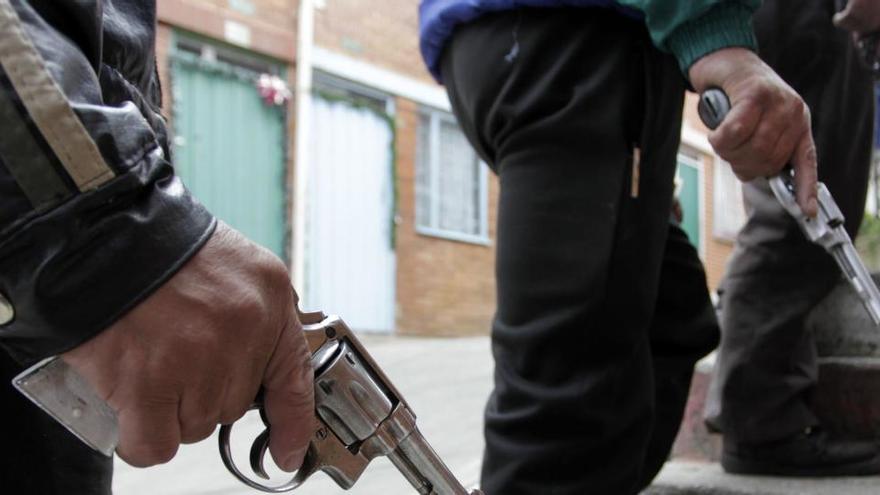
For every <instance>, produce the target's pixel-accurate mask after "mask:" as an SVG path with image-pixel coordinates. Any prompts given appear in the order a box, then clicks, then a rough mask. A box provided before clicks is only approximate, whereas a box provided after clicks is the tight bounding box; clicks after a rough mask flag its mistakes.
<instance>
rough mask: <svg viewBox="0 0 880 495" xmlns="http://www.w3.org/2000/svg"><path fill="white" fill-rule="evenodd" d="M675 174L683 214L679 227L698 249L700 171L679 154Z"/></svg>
mask: <svg viewBox="0 0 880 495" xmlns="http://www.w3.org/2000/svg"><path fill="white" fill-rule="evenodd" d="M677 175H678V178H679V179H680V180H681V189H680V191H679V194H678V200H679V201H680V202H681V211H682V213H683V214H684V219H683V220H682V222H681V228H682V230H684V231H685V233H687V236H688V239H689V240H690V241H691V244H693V245H694V246H695V247H696V248H697V249H699V248H700V172H699V169H698V168H697V165H696V164H694V163H690V160H687V159H684V158H683V157H681V156H679V159H678V172H677Z"/></svg>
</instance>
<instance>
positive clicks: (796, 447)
mask: <svg viewBox="0 0 880 495" xmlns="http://www.w3.org/2000/svg"><path fill="white" fill-rule="evenodd" d="M721 467H723V468H724V470H725V471H727V472H728V473H734V474H757V475H776V476H867V475H872V474H880V446H878V445H877V443H875V442H870V441H868V442H866V441H852V440H841V439H837V438H833V437H831V436H829V435H828V434H827V433H825V432H824V431H823V430H821V429H820V428H810V429H807V430H805V431H804V432H803V433H798V434H796V435H794V436H792V437H788V438H786V439H783V440H780V441H776V442H769V443H761V444H741V443H736V442H731V441H728V440H726V439H725V441H724V448H723V450H722V452H721Z"/></svg>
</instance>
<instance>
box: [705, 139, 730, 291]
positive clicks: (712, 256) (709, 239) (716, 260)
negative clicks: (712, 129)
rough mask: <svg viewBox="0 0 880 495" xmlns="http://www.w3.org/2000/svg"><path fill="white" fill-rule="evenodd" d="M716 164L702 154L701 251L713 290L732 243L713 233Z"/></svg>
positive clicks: (723, 267)
mask: <svg viewBox="0 0 880 495" xmlns="http://www.w3.org/2000/svg"><path fill="white" fill-rule="evenodd" d="M716 166H718V165H716V164H715V160H714V157H711V156H707V155H703V170H704V171H705V172H704V174H705V178H706V179H705V183H704V184H703V190H704V192H703V197H705V198H706V203H705V206H704V210H703V214H704V215H705V216H704V219H705V220H704V223H703V243H704V244H703V245H704V246H705V250H704V251H703V264H704V265H705V267H706V278H707V281H708V283H709V289H710V290H713V291H714V290H715V289H717V288H718V283H719V282H720V281H721V278H722V277H723V276H724V269H725V267H726V264H727V258H728V257H730V253H731V251H733V243H732V242H731V241H728V240H724V239H719V238H717V237H715V236H714V235H713V231H714V225H713V218H714V217H713V214H714V202H713V201H712V198H713V196H712V192H713V184H714V183H715V181H714V175H715V167H716ZM721 166H724V167H726V166H727V165H724V164H721Z"/></svg>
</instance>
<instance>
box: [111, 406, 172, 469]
mask: <svg viewBox="0 0 880 495" xmlns="http://www.w3.org/2000/svg"><path fill="white" fill-rule="evenodd" d="M177 410H178V400H177V398H175V397H156V398H152V399H147V400H143V399H138V400H137V401H136V402H132V404H131V405H130V406H128V407H121V408H120V409H119V446H118V447H116V453H117V454H118V455H119V457H120V458H122V459H123V460H124V461H125V462H127V463H129V464H131V465H132V466H135V467H148V466H153V465H156V464H162V463H165V462H168V461H170V460H171V458H173V457H174V455H175V454H176V453H177V448H178V446H179V445H180V426H179V423H178V419H177Z"/></svg>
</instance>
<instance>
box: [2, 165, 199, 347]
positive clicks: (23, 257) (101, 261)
mask: <svg viewBox="0 0 880 495" xmlns="http://www.w3.org/2000/svg"><path fill="white" fill-rule="evenodd" d="M215 226H216V221H215V220H214V218H213V216H212V215H211V214H210V213H209V212H208V211H207V210H206V209H205V208H204V207H203V206H202V205H201V204H199V203H198V202H197V201H196V200H194V199H193V198H192V197H191V196H190V194H189V192H188V191H187V190H186V189H185V188H184V187H183V184H182V183H181V182H180V179H179V178H177V177H176V176H175V175H174V173H173V170H172V167H171V165H170V164H169V163H168V162H167V161H166V160H165V159H164V158H163V156H162V153H161V151H160V149H159V148H153V149H151V150H149V151H148V152H146V153H145V154H144V156H143V157H142V158H141V160H140V161H139V162H138V163H137V164H136V165H134V166H133V167H131V168H129V169H128V170H127V171H126V172H125V173H123V174H121V175H119V176H118V177H116V178H115V179H113V180H112V181H110V182H109V183H107V184H106V185H105V186H103V187H101V188H99V189H97V190H93V191H90V192H88V193H84V194H81V195H78V196H75V197H74V198H73V199H71V200H70V201H68V202H66V203H64V204H63V205H61V206H59V207H58V208H55V209H53V210H51V211H49V212H47V213H45V214H43V215H40V216H37V217H32V218H30V219H28V220H27V221H26V222H25V223H23V224H18V225H14V226H12V227H10V229H9V231H7V232H3V233H0V273H2V274H3V277H0V292H2V295H3V296H4V297H5V298H6V299H7V300H8V302H9V303H10V304H11V306H12V308H13V309H14V316H13V319H12V320H11V321H10V322H8V323H6V324H4V325H2V326H0V343H2V344H3V345H4V347H5V348H6V349H7V350H8V351H9V353H10V354H11V355H12V356H13V357H14V358H15V359H16V360H18V361H19V362H21V363H22V364H29V363H32V362H34V361H36V360H39V359H41V358H44V357H47V356H51V355H55V354H60V353H62V352H64V351H67V350H69V349H71V348H73V347H76V346H77V345H79V344H80V343H82V342H84V341H86V340H88V339H89V338H91V337H92V336H94V335H96V334H97V333H98V332H100V331H101V330H103V329H104V328H106V327H107V326H109V325H110V324H112V323H113V322H114V321H115V320H116V319H118V318H119V317H120V316H122V315H123V314H124V313H125V312H126V311H128V310H129V309H131V308H132V307H134V306H135V305H136V304H137V303H139V302H140V301H141V300H143V299H144V298H145V297H147V296H148V295H149V294H150V293H151V292H152V291H153V290H155V289H156V288H158V287H159V286H160V285H162V284H163V283H164V282H165V281H166V280H167V279H169V278H170V277H171V276H172V275H173V274H174V273H175V272H176V271H177V270H178V269H179V268H180V267H181V266H182V265H183V264H184V263H186V261H187V260H189V258H190V257H192V255H194V254H195V253H196V252H197V251H198V250H199V249H200V248H201V247H202V245H204V243H205V242H206V241H207V239H208V238H209V237H210V236H211V234H212V233H213V231H214V228H215Z"/></svg>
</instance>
